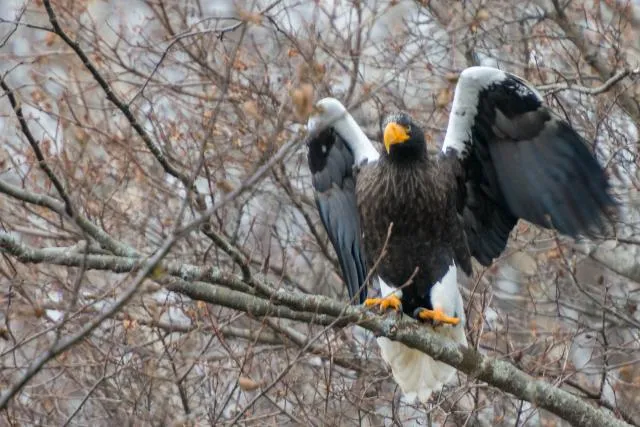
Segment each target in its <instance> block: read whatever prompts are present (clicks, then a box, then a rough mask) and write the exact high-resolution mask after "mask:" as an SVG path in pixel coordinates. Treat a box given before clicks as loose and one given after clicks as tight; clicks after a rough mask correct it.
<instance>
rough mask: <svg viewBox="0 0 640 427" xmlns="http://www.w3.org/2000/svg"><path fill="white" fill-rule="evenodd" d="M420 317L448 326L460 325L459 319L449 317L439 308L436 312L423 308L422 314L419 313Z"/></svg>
mask: <svg viewBox="0 0 640 427" xmlns="http://www.w3.org/2000/svg"><path fill="white" fill-rule="evenodd" d="M418 317H419V318H420V319H422V320H432V321H434V322H436V323H446V324H448V325H454V326H455V325H457V324H458V323H460V319H459V318H457V317H449V316H447V315H446V314H444V311H442V309H440V308H437V307H436V309H435V310H427V309H426V308H423V309H422V310H421V311H420V313H418Z"/></svg>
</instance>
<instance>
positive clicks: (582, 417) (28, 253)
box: [0, 233, 628, 427]
mask: <svg viewBox="0 0 640 427" xmlns="http://www.w3.org/2000/svg"><path fill="white" fill-rule="evenodd" d="M170 241H171V239H169V240H168V241H167V243H165V245H163V247H162V248H161V250H160V251H159V252H158V253H157V254H156V255H155V256H154V257H153V258H152V259H151V260H150V261H148V262H146V263H145V264H144V267H143V271H142V272H140V274H139V275H138V276H137V278H138V279H139V280H141V279H143V278H144V277H145V276H143V274H145V275H146V274H148V273H150V272H151V271H152V270H153V269H154V268H155V266H156V265H157V264H158V263H159V262H160V260H161V257H160V256H159V254H160V253H162V252H163V250H165V249H166V248H168V243H169V242H170ZM0 252H4V253H8V254H11V255H13V256H15V257H17V258H18V259H19V260H20V261H22V262H25V263H33V262H36V263H37V262H43V261H44V260H46V261H47V262H49V263H53V264H56V263H58V264H61V265H75V266H80V265H82V264H81V262H82V261H84V263H85V265H86V267H87V268H88V269H89V268H93V269H95V266H96V265H101V266H102V269H104V270H111V271H120V272H122V271H124V269H125V267H126V266H129V267H131V268H132V269H133V268H134V266H137V265H139V263H140V261H139V260H135V259H133V260H127V259H126V258H123V257H108V258H109V259H107V258H106V257H104V256H100V255H87V256H86V257H78V258H76V257H75V256H74V254H67V255H61V254H60V253H59V252H60V251H59V249H33V248H29V247H26V246H25V245H22V244H20V243H18V242H17V241H16V240H15V239H14V238H13V237H11V236H9V235H8V234H6V233H0ZM52 254H56V255H55V256H52ZM79 258H84V259H79ZM98 261H99V262H98ZM113 261H117V262H116V263H115V264H113V263H112V262H113ZM197 270H201V269H198V268H197V267H193V266H186V265H184V266H183V267H182V271H183V272H185V273H186V272H189V271H191V272H194V271H197ZM219 278H220V279H221V280H220V282H219V283H220V284H222V285H224V286H226V285H229V284H233V283H234V282H239V283H243V282H242V279H241V278H240V277H238V276H235V277H233V276H231V277H222V276H221V277H219ZM254 280H256V279H254ZM135 282H138V280H136V281H135ZM244 286H246V287H249V286H250V284H247V283H244ZM261 286H262V287H263V288H266V289H271V290H272V292H271V295H270V300H267V299H264V298H260V297H258V296H254V295H249V294H247V293H243V292H239V291H236V290H231V289H227V288H225V287H223V286H217V285H210V284H205V283H201V282H199V283H198V282H196V283H188V282H186V281H184V280H177V279H176V280H175V281H174V282H173V283H172V284H171V285H169V286H167V287H168V289H170V290H172V291H175V292H179V293H182V294H185V295H187V296H189V297H191V298H193V299H197V300H202V301H206V302H209V303H212V304H218V305H222V306H225V307H229V308H233V309H236V310H240V311H244V312H247V313H250V314H252V315H254V316H275V317H282V318H289V319H292V320H302V321H306V322H313V323H316V324H321V325H332V324H335V325H336V326H341V327H344V326H347V325H350V324H353V323H356V324H358V325H360V326H362V327H364V328H365V329H368V330H369V331H372V332H373V333H375V334H376V335H377V336H386V337H388V338H390V339H393V340H396V341H400V342H402V343H404V344H405V345H407V346H409V347H412V348H416V349H418V350H420V351H423V352H424V353H427V354H429V355H430V356H432V357H433V358H434V359H436V360H440V361H442V362H444V363H446V364H448V365H451V366H453V367H455V368H456V369H458V370H460V371H462V372H464V373H465V374H467V375H468V376H469V377H471V378H476V379H479V380H482V381H485V382H487V383H488V384H490V385H492V386H494V387H497V388H499V389H500V390H503V391H505V392H508V393H511V394H513V395H515V396H516V397H518V398H519V399H523V400H526V401H529V402H531V403H534V404H536V405H537V406H539V407H541V408H544V409H546V410H548V411H550V412H553V413H554V414H556V415H558V416H560V417H562V418H564V419H565V420H567V421H569V422H571V423H573V424H574V425H579V426H585V427H589V426H593V427H595V426H616V427H617V426H626V425H628V424H626V423H625V422H624V421H621V420H619V419H617V418H616V417H615V416H614V415H613V414H611V413H609V412H607V411H606V410H603V409H598V408H596V407H594V406H592V405H590V404H589V403H587V402H585V401H583V400H582V399H580V398H579V397H576V396H574V395H572V394H571V393H568V392H567V391H564V390H562V389H560V388H558V387H554V386H553V385H551V384H549V383H547V382H545V381H541V380H536V379H534V378H533V377H531V376H530V375H528V374H526V373H524V372H522V371H521V370H519V369H518V368H516V367H515V366H514V365H512V364H511V363H508V362H505V361H501V360H493V359H490V358H488V357H486V356H483V355H482V354H481V353H479V352H477V351H476V350H474V349H472V348H465V347H460V346H458V345H457V344H455V343H454V342H453V341H450V340H448V339H446V338H444V337H442V336H440V335H437V334H431V333H427V332H426V331H425V329H424V328H420V327H419V325H418V324H416V323H415V322H410V321H406V320H400V321H396V320H394V318H393V317H392V316H390V317H380V316H378V315H376V314H374V313H373V312H370V311H367V310H362V309H361V308H359V307H354V306H348V305H345V304H343V303H340V302H338V301H334V300H331V299H330V298H326V297H322V296H309V295H303V294H300V293H298V292H292V291H289V290H285V289H278V290H275V289H273V287H271V286H270V285H269V284H268V283H267V282H261ZM128 292H131V289H129V290H128V291H127V293H128ZM127 293H125V294H127ZM120 300H122V296H121V297H120V298H119V299H118V301H120ZM116 305H117V304H114V306H113V307H116ZM114 312H115V311H114V309H113V308H111V309H110V310H108V311H107V312H105V314H103V315H101V316H100V317H99V318H98V319H101V320H103V319H105V318H106V317H108V316H110V315H113V314H114ZM98 319H96V320H94V321H93V322H92V323H91V324H90V325H94V326H93V327H95V326H97V325H96V322H97V321H98ZM101 320H100V321H101ZM90 325H89V326H90ZM89 326H87V327H85V328H83V329H82V331H85V330H86V329H87V328H88V327H89ZM89 332H90V330H89ZM87 333H88V332H87ZM77 335H78V334H74V336H77ZM83 336H84V335H83ZM80 338H81V337H80ZM78 339H79V338H78ZM78 339H76V340H75V341H73V342H69V340H68V339H67V340H65V343H68V344H67V345H65V346H64V347H63V348H61V347H59V346H56V347H55V348H56V350H59V351H58V353H56V354H59V353H60V352H62V351H64V350H66V349H67V348H68V347H70V346H71V345H72V344H73V343H74V342H76V341H77V340H78ZM49 353H50V352H47V356H48V355H49ZM40 360H41V358H39V359H38V360H37V361H36V362H38V361H40ZM46 360H49V356H48V357H47V359H46ZM36 362H34V363H36ZM25 382H26V381H25ZM21 384H22V385H24V382H22V383H21ZM14 388H15V387H14ZM12 390H13V388H12ZM7 395H8V393H5V395H3V400H0V403H2V404H4V405H6V400H7V399H5V396H7ZM11 395H12V394H11ZM0 407H2V406H0Z"/></svg>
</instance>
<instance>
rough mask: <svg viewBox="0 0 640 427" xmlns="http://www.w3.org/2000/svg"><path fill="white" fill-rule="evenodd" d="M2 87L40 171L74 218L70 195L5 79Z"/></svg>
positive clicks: (0, 83)
mask: <svg viewBox="0 0 640 427" xmlns="http://www.w3.org/2000/svg"><path fill="white" fill-rule="evenodd" d="M0 87H2V90H4V92H5V93H6V94H7V98H9V103H10V104H11V109H12V110H13V111H14V113H15V115H16V117H17V118H18V122H19V123H20V129H22V133H23V134H24V136H25V137H26V138H27V141H28V142H29V145H31V149H32V150H33V152H34V153H35V155H36V158H37V159H38V166H40V169H42V170H43V171H44V173H45V174H46V175H47V177H49V180H50V181H51V183H52V184H53V186H54V187H55V188H56V191H57V192H58V194H59V195H60V198H61V199H62V200H63V201H64V210H65V213H66V214H67V215H69V216H70V217H73V208H72V205H71V200H70V199H69V195H68V194H67V192H66V190H65V189H64V187H63V186H62V183H61V182H60V180H59V179H58V177H57V176H56V174H55V173H53V170H51V168H50V167H49V165H48V164H47V161H46V160H45V159H44V156H43V155H42V150H40V144H39V142H38V141H36V139H35V138H34V136H33V134H32V133H31V130H30V129H29V126H28V125H27V121H26V120H25V118H24V114H23V112H22V106H21V105H20V103H19V102H18V100H17V99H16V96H15V94H14V93H13V91H12V90H11V88H10V87H9V85H8V84H7V82H5V81H4V78H0Z"/></svg>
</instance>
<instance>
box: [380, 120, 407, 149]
mask: <svg viewBox="0 0 640 427" xmlns="http://www.w3.org/2000/svg"><path fill="white" fill-rule="evenodd" d="M407 139H409V134H408V133H407V129H406V128H405V127H404V126H402V125H399V124H397V123H394V122H391V123H389V124H388V125H387V127H386V128H384V148H386V149H387V153H389V150H391V146H392V145H394V144H401V143H403V142H405V141H406V140H407Z"/></svg>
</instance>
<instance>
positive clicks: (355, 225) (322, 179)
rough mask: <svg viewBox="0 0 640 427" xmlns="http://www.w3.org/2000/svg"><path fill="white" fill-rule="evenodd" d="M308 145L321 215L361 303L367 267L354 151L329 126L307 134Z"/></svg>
mask: <svg viewBox="0 0 640 427" xmlns="http://www.w3.org/2000/svg"><path fill="white" fill-rule="evenodd" d="M307 146H308V149H309V150H308V156H307V160H308V162H309V169H310V170H311V173H312V175H313V179H312V182H313V188H314V189H315V199H316V205H317V207H318V211H319V212H320V219H321V220H322V223H323V224H324V227H325V229H326V231H327V234H328V235H329V239H330V240H331V244H332V245H333V248H334V249H335V251H336V254H337V255H338V261H339V262H340V267H341V269H342V274H343V277H344V280H345V281H346V283H347V289H348V291H349V297H350V298H351V299H352V300H354V302H355V303H357V302H359V303H363V302H364V300H365V298H366V297H367V289H366V286H363V284H364V281H365V278H366V276H367V268H366V264H365V257H364V253H363V246H362V242H361V231H360V220H359V213H358V207H357V202H356V192H355V176H354V173H353V164H354V157H353V153H352V152H351V150H350V149H349V147H348V146H347V144H346V143H345V141H344V140H343V139H342V138H341V137H340V135H338V133H337V132H335V131H334V130H333V129H332V128H328V129H325V130H324V131H322V132H321V133H320V134H318V136H316V137H312V138H310V139H309V140H308V141H307ZM355 295H358V298H357V299H354V296H355Z"/></svg>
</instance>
